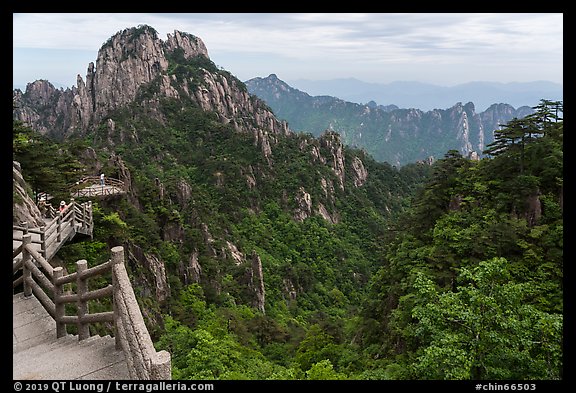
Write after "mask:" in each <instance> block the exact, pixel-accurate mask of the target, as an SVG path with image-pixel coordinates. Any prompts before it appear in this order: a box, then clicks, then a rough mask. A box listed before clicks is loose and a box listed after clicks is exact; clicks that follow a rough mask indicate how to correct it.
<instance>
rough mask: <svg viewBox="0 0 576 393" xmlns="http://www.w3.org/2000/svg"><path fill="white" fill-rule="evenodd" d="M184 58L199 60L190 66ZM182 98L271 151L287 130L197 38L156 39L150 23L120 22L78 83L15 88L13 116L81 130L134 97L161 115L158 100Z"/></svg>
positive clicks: (54, 129) (58, 130) (59, 129)
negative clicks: (216, 62)
mask: <svg viewBox="0 0 576 393" xmlns="http://www.w3.org/2000/svg"><path fill="white" fill-rule="evenodd" d="M190 65H195V66H197V65H200V67H197V68H199V69H200V71H199V72H196V71H195V72H191V71H190V68H191V67H188V66H190ZM165 97H172V98H179V99H188V100H191V101H192V102H193V103H195V104H196V105H198V106H199V107H201V108H202V109H204V110H207V111H214V112H216V113H217V114H218V117H219V118H220V120H221V121H223V122H226V123H228V122H231V123H232V124H234V125H235V127H236V128H237V129H238V130H239V131H243V132H250V133H252V134H254V135H255V137H256V138H257V142H258V143H260V144H261V145H262V151H263V152H264V154H267V155H270V154H271V149H270V146H269V145H270V142H271V141H272V142H273V140H274V137H273V135H274V134H279V133H281V134H285V133H288V132H289V129H288V126H287V124H286V123H285V122H282V121H279V120H278V119H276V117H275V116H274V115H273V114H272V112H271V111H270V109H269V108H268V107H267V106H266V105H264V104H263V102H261V101H260V100H258V99H254V97H251V96H250V94H249V93H248V91H247V90H246V88H245V87H244V86H243V84H242V83H241V82H240V81H239V80H238V79H236V78H234V77H233V76H232V75H230V74H229V73H227V72H219V70H218V69H217V68H216V66H215V65H214V64H213V63H212V62H211V61H210V59H209V56H208V51H207V49H206V46H205V45H204V43H203V42H202V40H201V39H200V38H198V37H195V36H194V35H192V34H188V33H183V32H180V31H174V34H168V38H167V40H165V41H164V40H161V39H160V38H159V37H158V34H157V32H156V30H154V29H153V28H152V27H149V26H139V27H133V28H129V29H125V30H123V31H121V32H118V33H117V34H115V35H114V36H112V37H111V38H110V39H109V40H108V41H107V42H106V43H105V44H104V45H102V47H101V48H100V50H99V51H98V56H97V59H96V62H95V63H90V64H89V65H88V68H87V73H86V79H85V80H84V79H83V78H82V77H81V76H80V75H78V77H77V86H75V87H72V88H71V89H66V90H62V89H56V88H55V87H54V86H53V85H52V84H51V83H50V82H49V81H46V80H37V81H34V82H32V83H29V84H28V85H27V87H26V91H25V92H22V91H20V90H18V89H16V90H14V93H13V100H14V103H15V104H16V109H15V110H14V119H16V120H21V121H23V122H25V123H26V124H28V125H30V126H31V127H32V128H34V129H36V130H38V131H39V132H41V133H43V134H49V135H51V136H52V137H55V138H57V139H63V138H66V137H67V136H69V135H71V134H75V133H79V134H85V133H87V132H89V131H90V130H92V129H94V128H95V127H97V126H98V125H99V124H101V122H102V121H103V120H105V119H106V118H107V116H108V115H109V114H110V113H111V112H112V111H114V110H117V109H119V108H122V107H125V106H127V105H129V104H132V103H134V102H135V100H136V98H139V104H140V105H146V107H147V110H148V111H149V112H150V114H151V115H153V116H155V117H156V118H157V119H158V120H159V121H162V120H163V115H162V113H160V112H159V111H157V108H158V100H159V99H161V98H165Z"/></svg>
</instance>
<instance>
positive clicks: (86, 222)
mask: <svg viewBox="0 0 576 393" xmlns="http://www.w3.org/2000/svg"><path fill="white" fill-rule="evenodd" d="M80 206H82V229H88V228H87V224H88V216H87V215H86V203H82V204H81V205H80Z"/></svg>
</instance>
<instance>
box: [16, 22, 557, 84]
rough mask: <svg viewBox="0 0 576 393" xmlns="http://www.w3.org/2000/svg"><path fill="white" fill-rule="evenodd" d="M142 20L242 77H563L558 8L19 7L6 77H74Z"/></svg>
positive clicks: (58, 80)
mask: <svg viewBox="0 0 576 393" xmlns="http://www.w3.org/2000/svg"><path fill="white" fill-rule="evenodd" d="M140 24H147V25H149V26H151V27H153V28H154V29H156V31H158V33H159V37H160V38H161V39H162V40H166V38H167V37H166V34H167V33H173V32H174V30H179V31H183V32H187V33H191V34H193V35H195V36H197V37H199V38H201V39H202V40H203V41H204V43H205V44H206V47H207V49H208V54H209V55H210V58H211V59H212V61H213V62H214V63H215V64H216V65H217V66H219V67H221V68H223V69H225V70H227V71H229V72H231V73H232V74H233V75H235V76H236V77H237V78H239V79H240V80H242V81H246V80H248V79H250V78H254V77H258V76H260V77H266V76H268V75H269V74H272V73H274V74H276V75H277V76H278V77H279V78H280V79H282V80H284V81H291V80H297V79H311V80H324V79H335V78H356V79H360V80H362V81H366V82H378V83H389V82H393V81H418V82H426V83H433V84H436V85H441V86H453V85H456V84H460V83H466V82H471V81H492V82H528V81H537V80H548V81H552V82H557V83H562V80H563V29H564V25H563V14H561V13H492V14H488V13H421V14H420V13H404V14H392V13H390V14H388V13H382V14H378V13H369V14H360V13H351V14H339V13H330V14H318V13H312V14H306V13H260V14H243V13H231V14H228V13H211V14H208V13H199V14H186V13H176V14H167V13H159V14H130V13H118V14H114V13H112V14H89V13H80V14H74V13H62V14H57V13H40V14H33V13H22V14H13V29H14V30H13V33H14V36H13V39H14V42H13V61H14V71H13V85H14V87H20V88H23V87H25V86H26V84H27V83H29V82H33V81H35V80H37V79H47V80H48V81H50V82H52V83H53V84H55V85H56V86H58V87H59V86H64V87H71V86H73V85H76V77H77V75H78V74H80V75H81V76H82V78H83V79H84V80H85V78H86V70H87V67H88V64H89V63H90V62H91V61H92V62H96V58H97V54H98V50H99V49H100V47H101V46H102V44H103V43H105V42H106V41H107V40H108V38H110V37H111V36H112V35H114V34H115V33H117V32H119V31H121V30H124V29H126V28H129V27H136V26H138V25H140ZM96 66H98V65H97V64H96Z"/></svg>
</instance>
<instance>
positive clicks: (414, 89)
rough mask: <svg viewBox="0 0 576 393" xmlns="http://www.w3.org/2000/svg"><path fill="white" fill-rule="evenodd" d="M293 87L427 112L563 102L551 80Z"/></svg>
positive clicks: (302, 82) (333, 82) (301, 83)
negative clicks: (464, 106) (461, 106)
mask: <svg viewBox="0 0 576 393" xmlns="http://www.w3.org/2000/svg"><path fill="white" fill-rule="evenodd" d="M286 82H287V83H288V84H289V85H290V86H292V87H294V88H296V89H299V90H302V91H305V92H307V93H308V94H310V95H312V96H321V95H329V96H333V97H338V98H340V99H342V100H345V101H349V102H355V103H359V104H365V103H368V102H369V101H375V102H376V103H377V104H379V105H384V106H386V105H397V106H398V107H400V108H416V109H420V110H424V111H429V110H433V109H443V108H449V107H451V106H453V105H454V104H456V103H457V102H473V103H474V105H475V106H476V110H477V111H480V112H483V111H485V110H486V109H488V108H489V107H490V105H492V104H495V103H506V104H509V105H512V106H513V107H515V108H518V107H521V106H534V105H537V104H538V103H539V101H540V99H542V98H543V97H547V99H550V100H562V99H563V85H562V84H558V83H553V82H548V81H535V82H523V83H520V82H513V83H499V82H469V83H464V84H460V85H455V86H450V87H446V86H437V85H432V84H428V83H421V82H413V81H411V82H408V81H405V82H403V81H398V82H392V83H387V84H383V83H369V82H363V81H361V80H358V79H355V78H345V79H330V80H306V79H298V80H290V81H286Z"/></svg>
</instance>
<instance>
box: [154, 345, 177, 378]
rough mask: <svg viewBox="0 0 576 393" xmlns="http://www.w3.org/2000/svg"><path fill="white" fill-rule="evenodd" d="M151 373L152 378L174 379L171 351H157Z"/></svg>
mask: <svg viewBox="0 0 576 393" xmlns="http://www.w3.org/2000/svg"><path fill="white" fill-rule="evenodd" d="M151 374H152V375H151V376H150V379H152V380H163V379H166V380H170V379H172V356H170V352H168V351H160V352H157V353H156V359H155V361H154V362H153V364H152V370H151Z"/></svg>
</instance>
